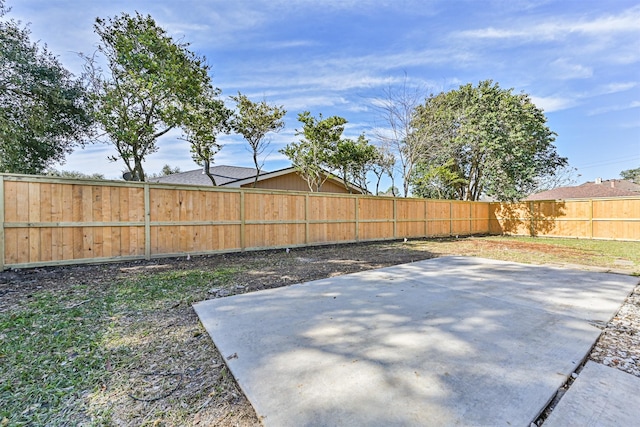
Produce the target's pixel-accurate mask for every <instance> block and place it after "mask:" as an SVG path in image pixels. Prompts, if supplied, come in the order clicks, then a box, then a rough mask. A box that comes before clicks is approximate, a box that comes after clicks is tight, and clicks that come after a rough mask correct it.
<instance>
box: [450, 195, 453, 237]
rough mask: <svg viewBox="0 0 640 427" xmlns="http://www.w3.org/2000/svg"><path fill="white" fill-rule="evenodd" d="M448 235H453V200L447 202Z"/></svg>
mask: <svg viewBox="0 0 640 427" xmlns="http://www.w3.org/2000/svg"><path fill="white" fill-rule="evenodd" d="M449 236H453V202H449Z"/></svg>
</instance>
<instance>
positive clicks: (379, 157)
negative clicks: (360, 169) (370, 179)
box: [371, 145, 396, 196]
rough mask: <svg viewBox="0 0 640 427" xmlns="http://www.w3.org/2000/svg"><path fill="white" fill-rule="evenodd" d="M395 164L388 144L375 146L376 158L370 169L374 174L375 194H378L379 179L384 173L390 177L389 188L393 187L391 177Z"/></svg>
mask: <svg viewBox="0 0 640 427" xmlns="http://www.w3.org/2000/svg"><path fill="white" fill-rule="evenodd" d="M395 164H396V158H395V156H394V155H393V153H392V152H391V150H389V148H388V146H386V145H381V146H379V147H376V160H375V162H374V163H373V164H372V165H371V171H372V172H373V174H374V175H375V176H376V196H377V195H379V194H380V181H381V180H382V177H383V176H384V175H385V174H386V175H388V176H389V178H391V188H392V189H393V188H395V184H394V179H393V176H394V175H393V169H394V167H395ZM394 195H395V194H394Z"/></svg>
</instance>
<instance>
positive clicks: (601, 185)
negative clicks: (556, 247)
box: [524, 179, 640, 200]
mask: <svg viewBox="0 0 640 427" xmlns="http://www.w3.org/2000/svg"><path fill="white" fill-rule="evenodd" d="M628 196H640V185H639V184H634V183H633V182H631V181H626V180H623V179H611V180H604V181H603V180H597V181H595V182H585V183H584V184H582V185H577V186H573V187H559V188H554V189H553V190H547V191H542V192H540V193H536V194H532V195H530V196H529V197H527V198H526V199H524V200H564V199H592V198H602V197H628Z"/></svg>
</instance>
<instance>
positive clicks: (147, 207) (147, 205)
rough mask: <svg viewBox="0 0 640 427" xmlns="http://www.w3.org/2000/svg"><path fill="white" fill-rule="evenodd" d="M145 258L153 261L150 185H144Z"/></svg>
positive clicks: (146, 183)
mask: <svg viewBox="0 0 640 427" xmlns="http://www.w3.org/2000/svg"><path fill="white" fill-rule="evenodd" d="M144 257H145V259H151V198H150V196H149V183H148V182H145V183H144Z"/></svg>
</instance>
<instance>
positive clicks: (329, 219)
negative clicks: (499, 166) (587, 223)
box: [0, 174, 490, 270]
mask: <svg viewBox="0 0 640 427" xmlns="http://www.w3.org/2000/svg"><path fill="white" fill-rule="evenodd" d="M0 204H1V205H0V270H3V269H5V268H23V267H34V266H44V265H61V264H75V263H83V262H106V261H118V260H127V259H150V258H158V257H167V256H179V255H184V254H187V253H189V254H206V253H217V252H233V251H242V250H256V249H268V248H284V247H297V246H306V245H318V244H328V243H345V242H361V241H370V240H386V239H398V238H404V237H407V238H416V237H427V236H449V235H470V234H486V233H488V232H489V207H490V205H489V204H488V203H481V202H460V201H443V200H425V199H404V198H388V197H370V196H362V195H350V194H327V193H302V192H285V191H265V190H251V189H237V188H234V189H229V188H214V187H211V188H205V187H193V186H169V185H163V184H155V183H131V182H117V181H80V180H72V179H61V178H58V179H52V178H48V177H38V176H28V175H8V174H0Z"/></svg>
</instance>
